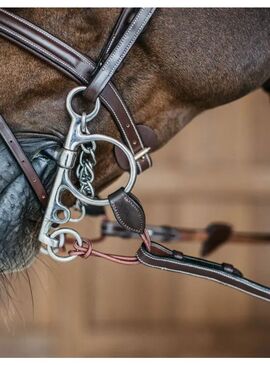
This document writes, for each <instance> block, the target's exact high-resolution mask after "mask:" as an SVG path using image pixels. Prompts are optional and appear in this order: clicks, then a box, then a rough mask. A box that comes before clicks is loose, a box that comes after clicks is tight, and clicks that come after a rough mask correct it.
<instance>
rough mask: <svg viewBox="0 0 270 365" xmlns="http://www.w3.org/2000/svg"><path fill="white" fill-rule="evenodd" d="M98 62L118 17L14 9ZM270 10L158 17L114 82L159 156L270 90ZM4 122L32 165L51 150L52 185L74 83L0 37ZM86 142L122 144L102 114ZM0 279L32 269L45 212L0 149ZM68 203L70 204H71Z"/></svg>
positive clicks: (105, 161)
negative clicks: (224, 109) (214, 117)
mask: <svg viewBox="0 0 270 365" xmlns="http://www.w3.org/2000/svg"><path fill="white" fill-rule="evenodd" d="M11 11H12V13H13V14H15V15H19V16H21V17H23V18H25V19H27V20H28V21H30V22H33V23H34V24H37V25H38V26H40V27H41V28H43V29H46V30H47V31H49V32H50V33H52V34H53V35H55V36H57V37H59V38H60V39H62V40H64V41H65V42H67V43H68V44H69V45H71V46H72V47H74V48H76V49H78V50H79V51H80V52H82V53H84V54H85V55H87V56H89V57H91V58H92V59H94V60H96V59H97V58H98V56H99V53H100V50H101V49H102V47H103V45H104V43H105V41H106V39H108V37H109V34H110V32H111V29H112V28H113V25H114V23H115V20H116V19H117V17H118V16H119V14H120V9H117V8H112V9H105V8H103V9H101V8H100V9H95V8H87V9H78V8H76V9H71V8H69V9H63V8H61V9H49V8H48V9H11ZM269 19H270V9H213V8H211V9H207V8H201V9H195V8H194V9H193V8H190V9H189V8H185V9H181V8H177V9H173V8H168V9H166V8H162V9H157V10H156V12H155V14H154V15H153V17H152V18H151V21H150V22H149V24H148V26H147V28H146V30H145V31H144V32H143V34H141V35H140V37H139V39H138V40H137V42H136V44H135V45H134V46H133V47H132V49H131V51H130V53H129V54H128V56H127V57H126V59H125V62H124V64H123V65H122V67H121V72H117V73H116V75H115V76H114V79H113V81H114V83H115V85H116V86H117V88H118V90H120V91H121V95H122V97H123V99H124V100H125V102H126V103H127V105H128V107H129V109H130V111H131V114H132V115H133V116H134V118H135V120H136V121H137V123H139V124H142V125H144V126H148V127H150V128H151V130H153V131H154V133H155V136H156V144H155V147H154V149H153V151H154V150H156V149H159V148H161V147H162V146H163V145H164V144H165V143H167V142H168V141H169V140H170V139H171V138H172V137H173V136H175V135H176V134H177V133H178V132H180V131H181V130H182V129H183V128H184V127H185V126H186V125H188V124H189V123H190V122H191V121H192V120H193V119H194V117H196V116H197V115H198V114H200V113H202V112H204V111H206V110H209V109H211V108H214V107H217V106H219V105H223V104H226V103H229V102H231V101H233V100H236V99H239V98H241V97H243V96H245V95H247V94H248V93H250V92H252V91H254V90H256V89H258V88H261V87H263V86H264V87H265V88H266V89H267V88H268V87H269V78H270V75H269V73H270V37H269V33H270V22H269ZM0 46H1V50H2V52H1V55H0V61H1V62H0V74H1V86H0V100H1V113H3V115H4V116H5V118H6V120H8V123H9V126H10V128H11V129H12V130H13V132H14V133H16V136H17V138H18V139H19V141H20V143H21V145H22V146H23V148H24V149H25V150H26V151H27V152H28V153H29V155H31V156H34V155H35V154H37V153H38V152H39V151H41V150H42V149H44V148H45V147H46V148H47V147H50V148H51V150H52V152H51V159H52V161H51V162H50V163H47V164H44V161H43V162H38V163H37V166H36V167H37V169H38V170H39V172H40V174H41V175H42V176H43V177H44V179H45V180H46V184H47V186H48V188H49V187H50V186H51V185H52V181H53V176H54V173H55V169H56V164H55V161H54V152H53V150H54V148H55V146H57V145H58V144H59V143H60V142H61V141H62V140H63V139H64V136H65V135H66V134H67V132H68V128H69V125H70V118H69V116H68V115H67V113H66V110H65V99H66V96H67V93H68V91H69V90H71V89H72V88H74V86H75V83H74V81H72V80H70V79H68V78H67V77H65V76H64V75H63V74H61V73H59V72H58V71H57V70H55V69H54V68H52V67H49V66H48V65H47V64H45V63H44V62H43V61H42V60H40V59H38V58H35V57H33V55H31V54H29V53H27V52H26V51H24V50H23V49H21V48H18V47H17V46H16V45H14V44H12V43H10V42H9V41H8V40H6V39H4V38H1V39H0ZM89 129H90V132H91V133H99V134H105V135H108V136H111V137H113V138H115V139H120V135H119V131H118V129H117V128H116V126H115V124H114V121H113V119H112V117H111V115H110V114H109V113H108V111H107V110H106V109H104V108H101V110H100V113H99V114H98V115H97V117H96V118H95V119H94V120H93V121H92V122H91V124H90V125H89ZM0 161H1V164H0V169H1V171H0V202H1V204H0V236H1V241H0V271H1V272H2V273H7V272H13V271H19V270H23V269H25V268H27V267H28V266H30V265H31V264H32V262H33V260H34V259H35V257H36V256H37V255H38V253H39V249H40V243H39V242H38V232H39V229H40V225H41V220H42V212H41V210H40V207H39V204H38V202H37V200H36V197H35V195H34V193H33V191H32V190H31V189H30V188H29V186H28V183H27V181H26V180H25V178H24V176H23V174H22V172H21V170H20V168H19V167H18V166H17V165H16V164H14V163H13V160H12V157H11V156H10V154H9V152H8V151H7V149H6V148H5V146H4V143H2V144H1V149H0ZM97 161H98V164H97V168H96V171H95V189H96V191H97V192H100V191H102V190H103V189H104V188H105V187H106V186H108V185H109V184H110V183H111V182H112V181H114V180H115V179H117V178H118V177H119V176H120V175H121V174H122V173H123V170H122V169H120V167H119V166H118V164H117V163H116V161H115V158H114V155H113V153H112V146H111V145H108V144H106V145H104V146H102V148H100V149H99V150H98V152H97ZM68 199H69V198H68V197H67V200H68Z"/></svg>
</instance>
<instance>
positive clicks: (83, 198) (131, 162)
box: [65, 134, 137, 207]
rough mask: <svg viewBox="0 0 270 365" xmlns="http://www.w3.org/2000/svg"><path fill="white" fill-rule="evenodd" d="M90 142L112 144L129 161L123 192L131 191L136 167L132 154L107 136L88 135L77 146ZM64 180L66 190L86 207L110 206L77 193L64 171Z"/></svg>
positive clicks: (134, 180) (102, 200) (104, 201)
mask: <svg viewBox="0 0 270 365" xmlns="http://www.w3.org/2000/svg"><path fill="white" fill-rule="evenodd" d="M91 141H104V142H109V143H112V144H114V145H115V146H117V147H119V148H120V149H121V150H122V151H123V152H124V153H125V155H126V156H127V159H128V161H129V166H130V172H129V174H130V176H129V180H128V183H127V185H126V187H125V188H124V190H125V192H126V193H129V192H130V191H131V190H132V188H133V186H134V184H135V182H136V178H137V165H136V161H135V159H134V156H133V154H132V153H131V152H130V150H129V149H128V148H127V147H126V146H125V145H124V144H123V143H121V142H119V141H117V139H114V138H112V137H109V136H105V135H103V134H90V135H88V136H83V137H81V138H80V139H79V141H78V143H77V144H83V143H88V142H91ZM65 178H66V184H67V188H68V189H69V190H70V192H71V193H72V194H73V195H74V196H75V197H76V198H77V199H79V200H80V201H81V202H82V203H84V204H88V205H95V206H99V207H101V206H105V205H110V202H109V200H108V199H95V198H89V197H87V196H85V195H84V194H82V193H81V192H79V191H78V190H77V189H76V188H75V187H74V185H73V184H72V182H71V180H70V178H69V175H68V170H66V176H65Z"/></svg>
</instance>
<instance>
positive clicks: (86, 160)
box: [76, 113, 96, 198]
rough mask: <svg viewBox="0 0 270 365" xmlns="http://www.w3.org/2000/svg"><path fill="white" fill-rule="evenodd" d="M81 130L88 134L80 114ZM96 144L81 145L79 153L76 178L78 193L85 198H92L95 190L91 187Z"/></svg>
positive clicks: (84, 117) (85, 123) (83, 117)
mask: <svg viewBox="0 0 270 365" xmlns="http://www.w3.org/2000/svg"><path fill="white" fill-rule="evenodd" d="M81 130H82V132H83V133H86V134H90V132H89V130H88V128H87V122H86V114H85V113H83V114H82V123H81ZM95 152H96V143H95V142H94V141H93V142H90V143H88V144H87V145H81V153H80V157H79V164H78V167H77V169H76V176H77V178H78V180H79V183H80V192H81V193H83V194H84V195H86V196H89V197H91V198H94V196H95V190H94V187H93V185H92V183H93V181H94V178H95V174H94V167H95V165H96V155H95Z"/></svg>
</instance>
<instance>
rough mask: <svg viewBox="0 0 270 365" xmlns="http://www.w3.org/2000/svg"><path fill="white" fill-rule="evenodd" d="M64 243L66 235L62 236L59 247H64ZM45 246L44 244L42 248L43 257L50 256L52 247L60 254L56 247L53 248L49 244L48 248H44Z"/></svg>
mask: <svg viewBox="0 0 270 365" xmlns="http://www.w3.org/2000/svg"><path fill="white" fill-rule="evenodd" d="M64 243H65V235H64V234H61V236H60V241H59V245H58V247H63V246H64ZM44 245H45V244H43V246H40V249H39V250H40V252H41V253H42V254H43V255H49V252H48V247H51V248H54V250H55V252H58V248H56V247H54V246H51V245H49V244H46V247H44Z"/></svg>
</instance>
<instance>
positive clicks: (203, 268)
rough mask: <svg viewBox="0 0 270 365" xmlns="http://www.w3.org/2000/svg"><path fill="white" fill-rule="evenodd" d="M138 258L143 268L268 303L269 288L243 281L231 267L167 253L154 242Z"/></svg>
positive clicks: (246, 280)
mask: <svg viewBox="0 0 270 365" xmlns="http://www.w3.org/2000/svg"><path fill="white" fill-rule="evenodd" d="M137 258H138V260H139V261H140V262H141V263H142V264H144V265H146V266H149V267H153V268H156V269H161V270H167V271H172V272H175V273H179V274H187V275H192V276H197V277H201V278H205V279H208V280H213V281H215V282H218V283H220V284H224V285H227V286H230V287H232V288H234V289H237V290H240V291H242V292H244V293H247V294H250V295H252V296H254V297H257V298H260V299H263V300H266V301H270V288H268V287H266V286H264V285H261V284H259V283H256V282H254V281H251V280H249V279H246V278H245V277H243V275H242V273H241V272H240V271H239V270H238V269H236V268H234V267H233V266H232V265H231V264H226V263H223V264H218V263H216V262H212V261H207V260H203V259H200V258H196V257H192V256H187V255H184V254H183V253H181V252H178V251H174V250H173V251H172V250H169V249H168V248H166V247H164V246H162V245H159V244H158V243H155V242H152V244H151V252H148V251H147V250H146V248H145V245H144V244H143V245H142V246H141V247H140V249H139V250H138V252H137Z"/></svg>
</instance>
